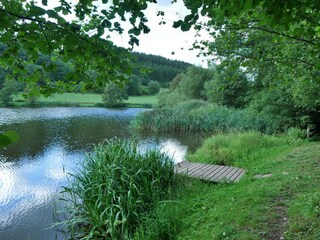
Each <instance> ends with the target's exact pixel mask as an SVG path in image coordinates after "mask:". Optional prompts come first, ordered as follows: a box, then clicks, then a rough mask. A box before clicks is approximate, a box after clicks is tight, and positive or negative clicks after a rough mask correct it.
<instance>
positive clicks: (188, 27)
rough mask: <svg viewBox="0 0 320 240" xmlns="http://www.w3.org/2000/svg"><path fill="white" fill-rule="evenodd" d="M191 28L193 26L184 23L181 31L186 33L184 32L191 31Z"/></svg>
mask: <svg viewBox="0 0 320 240" xmlns="http://www.w3.org/2000/svg"><path fill="white" fill-rule="evenodd" d="M190 28H191V24H188V23H183V24H182V25H181V30H182V31H184V32H186V31H189V30H190Z"/></svg>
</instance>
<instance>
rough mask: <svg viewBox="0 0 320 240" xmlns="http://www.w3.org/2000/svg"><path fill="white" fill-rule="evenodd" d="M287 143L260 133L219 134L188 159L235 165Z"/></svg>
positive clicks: (282, 139) (279, 138)
mask: <svg viewBox="0 0 320 240" xmlns="http://www.w3.org/2000/svg"><path fill="white" fill-rule="evenodd" d="M287 143H288V142H287V141H286V138H283V137H276V136H270V135H265V134H262V133H259V132H238V133H230V134H227V135H225V134H218V135H214V136H212V137H210V138H208V139H206V140H205V141H204V143H203V146H202V147H201V148H199V149H198V150H197V151H196V152H195V153H194V154H190V155H188V158H189V159H190V160H191V161H194V162H205V163H212V164H220V165H234V162H235V161H242V160H248V159H251V158H252V156H254V154H255V153H256V152H260V151H264V150H265V149H270V148H274V147H278V146H283V145H286V144H287Z"/></svg>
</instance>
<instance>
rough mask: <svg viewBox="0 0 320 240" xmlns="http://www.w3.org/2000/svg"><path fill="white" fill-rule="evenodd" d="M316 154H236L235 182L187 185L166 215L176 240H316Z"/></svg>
mask: <svg viewBox="0 0 320 240" xmlns="http://www.w3.org/2000/svg"><path fill="white" fill-rule="evenodd" d="M220 138H221V137H220ZM227 145H228V144H227V143H226V145H225V150H226V149H227V148H228V146H227ZM212 146H213V145H212ZM207 147H208V146H207ZM233 147H234V145H233ZM219 148H220V149H221V147H219ZM250 148H252V146H250ZM229 150H230V151H238V150H240V151H242V152H243V151H244V150H246V149H240V148H239V149H229ZM319 153H320V144H319V143H303V142H301V143H299V142H297V143H293V144H292V143H290V144H281V143H280V142H279V145H278V146H275V145H274V146H270V147H261V146H258V147H257V148H256V150H254V151H252V152H250V154H249V155H247V156H244V157H243V158H242V159H241V158H240V157H239V156H240V154H235V156H238V157H239V158H238V159H237V160H235V161H234V163H233V164H234V165H235V166H238V167H242V168H244V169H246V174H245V176H244V177H243V178H242V179H241V180H240V182H239V183H235V184H227V183H226V184H209V183H205V182H201V181H199V180H186V181H185V185H184V187H182V190H181V193H180V197H179V203H180V204H177V205H176V208H175V209H174V208H169V210H168V212H170V211H171V213H172V215H171V217H175V216H179V218H178V220H177V221H179V223H178V225H179V231H178V233H177V235H176V238H175V239H181V240H182V239H183V240H188V239H190V240H193V239H234V240H236V239H237V240H242V239H244V240H250V239H257V240H258V239H282V238H284V239H292V240H293V239H310V240H312V239H320V230H319V229H320V187H319V186H320V177H319V172H320V161H319ZM199 154H200V155H201V154H202V153H201V152H198V153H195V155H199ZM200 155H199V156H200ZM193 157H194V160H195V156H193ZM257 174H272V175H271V176H270V177H267V178H261V179H258V178H256V177H255V175H257ZM168 216H169V217H170V214H169V215H168Z"/></svg>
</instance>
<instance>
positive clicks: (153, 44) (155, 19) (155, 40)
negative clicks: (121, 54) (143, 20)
mask: <svg viewBox="0 0 320 240" xmlns="http://www.w3.org/2000/svg"><path fill="white" fill-rule="evenodd" d="M158 11H163V12H165V16H164V21H165V22H166V24H165V25H159V23H160V21H161V18H162V17H160V16H157V12H158ZM188 13H189V10H188V9H187V8H186V7H185V6H184V4H183V2H182V1H178V2H177V3H174V4H171V3H170V1H169V0H160V1H158V4H149V6H148V9H147V10H146V11H145V15H146V17H147V18H148V24H147V25H148V26H149V28H150V29H151V31H150V33H148V34H144V35H140V36H139V41H140V44H139V46H138V47H135V48H134V50H135V51H138V52H144V53H148V54H155V55H159V56H163V57H166V58H170V59H176V60H181V61H186V62H189V63H192V64H195V65H202V66H204V67H206V66H207V64H206V60H205V58H204V57H200V58H198V57H197V54H198V53H199V52H198V51H197V50H189V49H190V48H191V47H192V44H193V42H194V41H195V35H196V31H195V30H193V29H191V30H189V31H188V32H183V31H182V30H180V29H175V28H173V27H172V25H173V22H174V21H176V20H179V19H181V18H183V17H184V16H186V15H187V14H188ZM202 35H203V34H202ZM111 40H112V41H114V43H115V44H117V45H119V46H122V47H128V40H129V39H128V36H126V35H125V34H124V35H116V34H112V35H111ZM172 52H174V53H175V54H174V55H173V54H172ZM203 61H205V62H203Z"/></svg>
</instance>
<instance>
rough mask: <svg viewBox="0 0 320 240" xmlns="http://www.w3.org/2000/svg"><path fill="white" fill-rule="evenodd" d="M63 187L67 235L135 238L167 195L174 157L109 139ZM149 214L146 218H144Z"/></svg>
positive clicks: (90, 237) (169, 189)
mask: <svg viewBox="0 0 320 240" xmlns="http://www.w3.org/2000/svg"><path fill="white" fill-rule="evenodd" d="M81 165H82V167H81V170H79V171H78V172H76V173H75V174H73V175H72V177H71V179H70V184H69V186H68V187H65V188H64V192H63V194H64V196H66V197H65V199H64V200H66V201H67V207H66V208H65V211H67V215H68V218H67V219H66V220H65V221H63V222H62V224H63V225H64V228H66V229H67V235H68V236H67V237H68V238H70V239H117V240H119V239H133V238H134V236H135V235H137V234H139V235H141V234H142V233H141V229H143V226H144V225H146V221H150V216H153V215H154V214H153V212H154V211H155V210H156V209H157V208H158V205H159V202H160V201H163V200H168V199H170V196H171V190H172V188H173V186H174V184H175V176H174V163H173V161H172V160H171V159H170V158H168V157H167V156H166V155H164V154H162V153H160V152H159V151H158V150H153V151H148V152H146V153H141V152H139V150H138V149H137V146H136V144H135V143H134V141H131V140H130V141H129V140H118V139H113V140H109V141H106V142H104V143H102V144H100V145H98V146H97V147H96V148H95V151H94V152H93V153H92V154H89V155H88V156H87V157H86V159H85V161H84V162H83V163H82V164H81ZM147 219H149V220H147Z"/></svg>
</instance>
